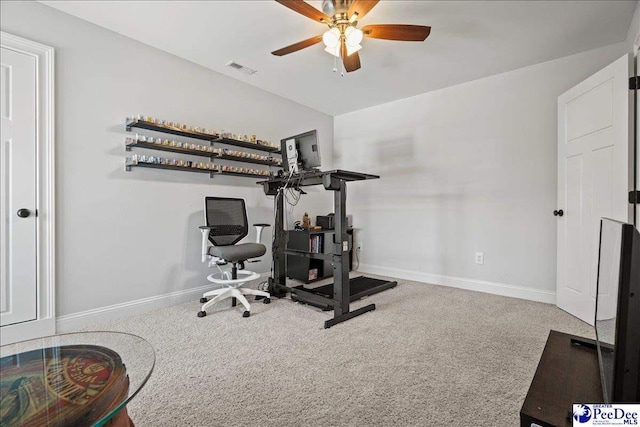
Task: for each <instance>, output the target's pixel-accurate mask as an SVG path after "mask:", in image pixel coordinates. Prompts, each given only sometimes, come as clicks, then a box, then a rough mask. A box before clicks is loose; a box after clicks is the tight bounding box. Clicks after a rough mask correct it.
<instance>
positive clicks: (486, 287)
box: [358, 264, 556, 304]
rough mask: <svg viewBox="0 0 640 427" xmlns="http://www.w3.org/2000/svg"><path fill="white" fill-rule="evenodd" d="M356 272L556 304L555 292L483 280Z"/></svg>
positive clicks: (384, 270)
mask: <svg viewBox="0 0 640 427" xmlns="http://www.w3.org/2000/svg"><path fill="white" fill-rule="evenodd" d="M358 271H359V272H362V273H369V274H377V275H380V276H389V277H396V278H398V279H405V280H412V281H417V282H424V283H430V284H432V285H440V286H450V287H452V288H460V289H467V290H470V291H477V292H485V293H488V294H494V295H502V296H505V297H513V298H520V299H526V300H531V301H538V302H544V303H547V304H555V303H556V293H555V292H552V291H543V290H540V289H532V288H524V287H521V286H515V285H509V284H505V283H495V282H487V281H484V280H476V279H466V278H463V277H453V276H442V275H439V274H429V273H422V272H419V271H411V270H402V269H399V268H392V267H379V266H374V265H367V264H360V266H359V268H358Z"/></svg>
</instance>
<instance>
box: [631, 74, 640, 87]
mask: <svg viewBox="0 0 640 427" xmlns="http://www.w3.org/2000/svg"><path fill="white" fill-rule="evenodd" d="M638 89H640V78H638V76H634V77H629V90H638Z"/></svg>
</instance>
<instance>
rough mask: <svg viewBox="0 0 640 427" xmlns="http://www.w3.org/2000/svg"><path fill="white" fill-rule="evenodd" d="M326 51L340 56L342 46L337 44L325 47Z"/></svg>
mask: <svg viewBox="0 0 640 427" xmlns="http://www.w3.org/2000/svg"><path fill="white" fill-rule="evenodd" d="M324 51H325V52H327V53H330V54H331V55H333V56H335V57H337V58H340V46H339V45H338V46H336V47H325V48H324Z"/></svg>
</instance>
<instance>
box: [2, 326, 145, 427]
mask: <svg viewBox="0 0 640 427" xmlns="http://www.w3.org/2000/svg"><path fill="white" fill-rule="evenodd" d="M0 356H1V358H0V368H1V369H2V378H0V391H1V396H0V399H1V400H0V402H1V405H0V406H1V407H0V415H1V421H2V422H1V423H0V424H2V425H5V423H6V425H9V426H12V425H20V426H22V425H28V426H34V427H36V426H37V427H46V426H56V427H60V426H65V425H83V426H94V427H95V426H102V425H105V423H107V422H108V421H109V420H111V419H112V418H114V417H117V416H118V414H119V413H120V412H121V410H122V409H123V408H124V406H125V405H126V404H127V403H128V402H129V401H130V400H131V399H133V397H134V396H135V395H136V394H137V393H138V392H139V391H140V389H142V387H143V386H144V385H145V384H146V382H147V380H148V379H149V376H150V375H151V372H152V371H153V367H154V365H155V352H154V350H153V347H152V346H151V344H149V343H148V342H147V341H146V340H144V339H143V338H140V337H138V336H136V335H131V334H125V333H120V332H80V333H72V334H61V335H54V336H51V337H45V338H38V339H35V340H29V341H23V342H19V343H15V344H9V345H5V346H2V347H0ZM127 419H128V417H127ZM116 425H120V424H117V423H116Z"/></svg>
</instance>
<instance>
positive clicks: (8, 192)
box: [0, 47, 37, 326]
mask: <svg viewBox="0 0 640 427" xmlns="http://www.w3.org/2000/svg"><path fill="white" fill-rule="evenodd" d="M0 69H1V76H0V105H1V107H0V110H1V112H0V116H1V118H2V123H1V125H2V128H1V132H0V133H1V136H0V202H1V203H0V205H1V208H0V326H6V325H11V324H15V323H20V322H27V321H30V320H35V319H36V317H37V299H36V298H37V284H36V225H37V224H36V215H35V214H36V212H35V209H36V137H37V135H36V130H37V121H36V119H37V117H36V112H37V109H36V106H37V103H36V101H37V100H36V93H37V92H36V88H37V80H36V79H37V73H36V59H35V58H34V57H33V56H29V55H26V54H23V53H19V52H16V51H13V50H10V49H6V48H4V47H3V48H2V51H1V55H0Z"/></svg>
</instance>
